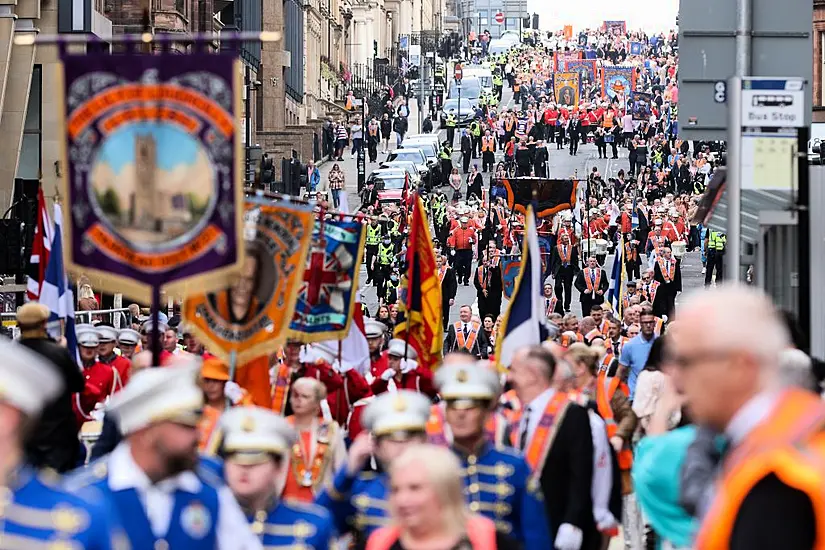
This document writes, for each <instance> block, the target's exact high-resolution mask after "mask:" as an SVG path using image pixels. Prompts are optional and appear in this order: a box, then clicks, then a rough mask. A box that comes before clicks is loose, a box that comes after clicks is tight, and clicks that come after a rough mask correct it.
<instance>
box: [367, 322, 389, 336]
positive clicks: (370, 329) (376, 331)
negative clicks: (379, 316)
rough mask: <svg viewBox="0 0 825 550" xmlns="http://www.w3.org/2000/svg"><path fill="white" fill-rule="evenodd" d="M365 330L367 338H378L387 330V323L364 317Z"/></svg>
mask: <svg viewBox="0 0 825 550" xmlns="http://www.w3.org/2000/svg"><path fill="white" fill-rule="evenodd" d="M364 332H365V333H366V336H367V338H378V337H379V336H383V334H384V333H385V332H387V325H385V324H384V323H382V322H381V321H376V320H375V319H364Z"/></svg>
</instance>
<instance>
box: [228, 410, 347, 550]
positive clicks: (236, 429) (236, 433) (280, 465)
mask: <svg viewBox="0 0 825 550" xmlns="http://www.w3.org/2000/svg"><path fill="white" fill-rule="evenodd" d="M220 426H221V430H222V432H223V434H224V435H223V444H222V446H221V455H222V457H223V459H224V475H225V478H226V484H227V485H228V486H229V488H230V489H231V490H232V493H233V494H234V495H235V498H236V499H237V500H238V502H239V503H240V505H241V506H242V507H243V509H244V510H246V511H247V520H249V523H250V524H251V528H252V532H253V533H254V534H255V535H257V536H258V538H259V539H260V540H261V543H262V544H263V545H264V547H265V548H302V549H305V550H328V549H329V548H334V542H333V541H334V538H335V527H334V525H333V522H332V516H330V514H329V512H328V511H327V510H326V509H325V508H323V507H321V506H318V505H317V504H311V503H307V502H301V501H298V500H290V501H289V502H286V501H283V500H280V499H279V498H278V496H279V492H280V491H279V489H280V487H279V480H281V479H283V477H284V474H286V473H287V472H285V470H286V469H288V468H289V464H290V463H289V459H288V458H287V456H288V454H289V450H290V449H291V448H292V445H293V444H294V443H295V440H296V433H295V430H294V429H293V428H292V426H291V425H290V423H289V421H287V420H286V419H285V418H284V417H283V416H280V415H278V414H276V413H274V412H273V411H270V410H267V409H263V408H260V407H236V408H233V409H229V410H228V411H226V412H225V413H224V414H223V416H221V419H220Z"/></svg>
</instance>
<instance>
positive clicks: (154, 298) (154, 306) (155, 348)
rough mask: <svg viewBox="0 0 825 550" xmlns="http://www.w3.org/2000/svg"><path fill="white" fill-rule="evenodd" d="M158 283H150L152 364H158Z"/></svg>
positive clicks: (156, 365)
mask: <svg viewBox="0 0 825 550" xmlns="http://www.w3.org/2000/svg"><path fill="white" fill-rule="evenodd" d="M159 325H160V285H157V284H155V285H152V366H153V367H159V366H160V342H161V340H160V326H159Z"/></svg>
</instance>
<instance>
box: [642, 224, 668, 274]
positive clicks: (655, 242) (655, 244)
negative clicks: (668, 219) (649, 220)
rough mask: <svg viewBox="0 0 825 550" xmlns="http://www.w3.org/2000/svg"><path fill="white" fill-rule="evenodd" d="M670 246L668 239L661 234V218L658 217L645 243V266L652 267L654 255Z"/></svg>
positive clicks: (654, 259)
mask: <svg viewBox="0 0 825 550" xmlns="http://www.w3.org/2000/svg"><path fill="white" fill-rule="evenodd" d="M666 246H670V241H668V240H667V238H666V237H665V236H664V235H663V234H662V220H661V219H658V220H656V221H655V222H654V225H653V233H651V234H650V235H649V236H648V238H647V245H646V246H645V254H647V266H648V267H649V268H650V269H653V264H654V263H655V262H656V256H657V255H658V254H659V251H660V250H661V249H662V248H664V247H666Z"/></svg>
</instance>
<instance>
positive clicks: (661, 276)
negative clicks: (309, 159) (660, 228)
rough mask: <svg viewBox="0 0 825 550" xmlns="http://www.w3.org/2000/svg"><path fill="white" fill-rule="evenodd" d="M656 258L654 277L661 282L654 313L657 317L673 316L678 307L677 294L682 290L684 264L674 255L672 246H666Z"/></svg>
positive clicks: (654, 301) (654, 303) (654, 304)
mask: <svg viewBox="0 0 825 550" xmlns="http://www.w3.org/2000/svg"><path fill="white" fill-rule="evenodd" d="M660 250H661V254H659V256H658V257H657V258H656V262H655V264H654V267H653V278H654V280H655V281H656V282H658V283H659V289H658V292H656V298H655V299H654V300H653V314H654V315H655V316H656V317H662V316H664V315H669V316H673V311H674V309H675V308H676V295H677V294H679V292H681V291H682V266H681V262H680V261H679V259H678V258H674V257H673V253H672V252H671V250H670V248H669V247H667V246H665V247H662V248H661V249H660Z"/></svg>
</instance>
